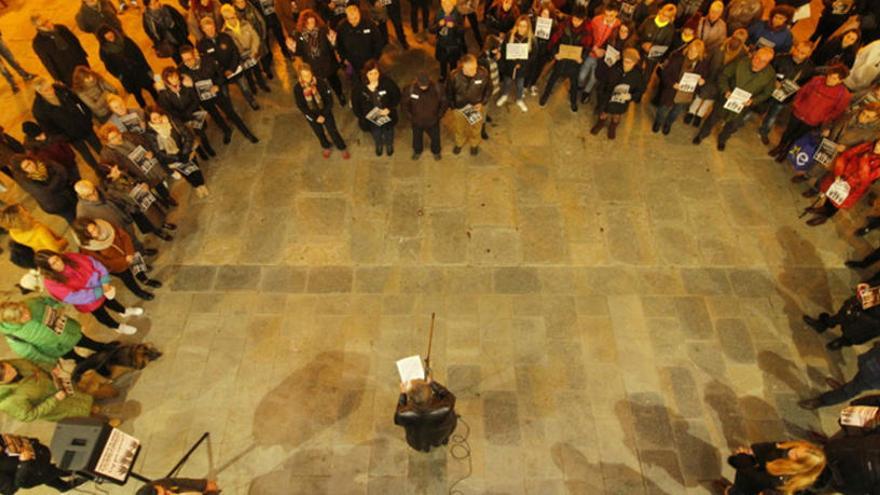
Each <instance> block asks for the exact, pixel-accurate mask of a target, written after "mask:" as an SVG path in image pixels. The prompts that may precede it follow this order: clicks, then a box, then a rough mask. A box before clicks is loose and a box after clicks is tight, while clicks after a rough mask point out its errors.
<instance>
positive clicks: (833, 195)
mask: <svg viewBox="0 0 880 495" xmlns="http://www.w3.org/2000/svg"><path fill="white" fill-rule="evenodd" d="M825 197H826V198H828V201H831V202H832V203H833V204H834V206H838V207H839V206H840V205H842V204H843V202H844V201H846V198H848V197H849V182H847V181H845V180H843V179H841V178H840V177H838V178H836V179H834V183H833V184H831V187H829V188H828V190H827V191H825Z"/></svg>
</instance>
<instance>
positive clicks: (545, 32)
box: [535, 17, 553, 40]
mask: <svg viewBox="0 0 880 495" xmlns="http://www.w3.org/2000/svg"><path fill="white" fill-rule="evenodd" d="M552 30H553V19H551V18H549V17H538V19H537V20H535V37H536V38H541V39H542V40H549V39H550V32H551V31H552Z"/></svg>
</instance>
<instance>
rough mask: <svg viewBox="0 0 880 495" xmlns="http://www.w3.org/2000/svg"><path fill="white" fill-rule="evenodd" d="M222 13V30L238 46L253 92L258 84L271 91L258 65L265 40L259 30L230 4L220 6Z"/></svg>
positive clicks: (242, 65)
mask: <svg viewBox="0 0 880 495" xmlns="http://www.w3.org/2000/svg"><path fill="white" fill-rule="evenodd" d="M220 13H221V15H223V20H224V23H223V29H222V30H221V31H222V32H224V33H226V34H228V35H229V37H230V38H232V40H233V41H234V42H235V46H236V47H237V48H238V53H239V54H240V55H241V68H242V69H244V74H245V77H246V78H247V82H248V87H249V88H250V90H251V92H252V93H255V94H256V92H257V86H259V87H260V89H262V90H263V91H265V92H267V93H268V92H270V91H271V90H270V89H269V86H268V85H267V84H266V79H265V78H264V77H263V72H262V71H261V70H260V68H259V67H258V64H259V61H260V55H261V52H260V49H261V47H262V44H263V40H262V39H260V35H259V34H258V33H257V30H256V29H255V28H254V26H252V25H251V24H250V23H249V22H247V21H245V20H241V19H239V18H238V14H237V13H236V11H235V7H233V6H232V5H230V4H226V5H224V6H222V7H220Z"/></svg>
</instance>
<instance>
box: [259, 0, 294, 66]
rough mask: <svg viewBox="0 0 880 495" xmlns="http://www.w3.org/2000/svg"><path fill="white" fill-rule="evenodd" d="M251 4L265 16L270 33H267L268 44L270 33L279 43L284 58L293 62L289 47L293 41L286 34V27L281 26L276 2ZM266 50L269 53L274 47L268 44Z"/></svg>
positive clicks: (261, 0) (266, 0)
mask: <svg viewBox="0 0 880 495" xmlns="http://www.w3.org/2000/svg"><path fill="white" fill-rule="evenodd" d="M251 3H252V4H253V5H254V7H256V8H257V9H259V11H260V13H261V14H262V16H263V20H264V21H265V22H266V28H267V31H268V32H267V33H266V34H267V36H266V41H267V42H268V40H269V37H268V33H272V37H273V38H275V42H276V43H278V47H279V48H281V54H282V55H284V58H286V59H288V60H293V52H292V51H291V50H290V48H289V47H288V46H287V45H288V40H291V38H290V37H289V36H288V35H287V34H286V33H285V32H284V26H282V25H281V19H280V18H279V17H278V12H277V9H276V3H275V0H251ZM281 3H283V2H281ZM266 48H267V49H268V51H269V52H271V51H272V47H271V45H270V44H268V43H267V45H266Z"/></svg>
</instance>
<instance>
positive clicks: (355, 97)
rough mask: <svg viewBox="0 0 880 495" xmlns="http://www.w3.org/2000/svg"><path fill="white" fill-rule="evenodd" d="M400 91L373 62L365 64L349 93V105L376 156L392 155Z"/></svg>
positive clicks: (369, 61)
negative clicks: (368, 137) (366, 134)
mask: <svg viewBox="0 0 880 495" xmlns="http://www.w3.org/2000/svg"><path fill="white" fill-rule="evenodd" d="M399 104H400V88H399V87H398V86H397V83H395V82H394V80H392V79H391V78H390V77H388V76H386V75H385V74H382V72H381V71H380V70H379V64H378V63H377V62H376V61H375V60H368V61H367V62H366V63H365V64H364V68H363V69H361V77H360V81H359V83H357V84H356V85H355V87H354V89H353V90H352V92H351V105H352V110H353V111H354V115H355V116H356V117H357V118H358V124H359V125H360V127H361V129H363V130H365V131H369V132H370V134H371V135H372V136H373V143H374V144H375V145H376V156H382V151H383V147H384V151H385V152H386V153H388V156H391V155H393V154H394V126H396V125H397V106H398V105H399Z"/></svg>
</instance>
